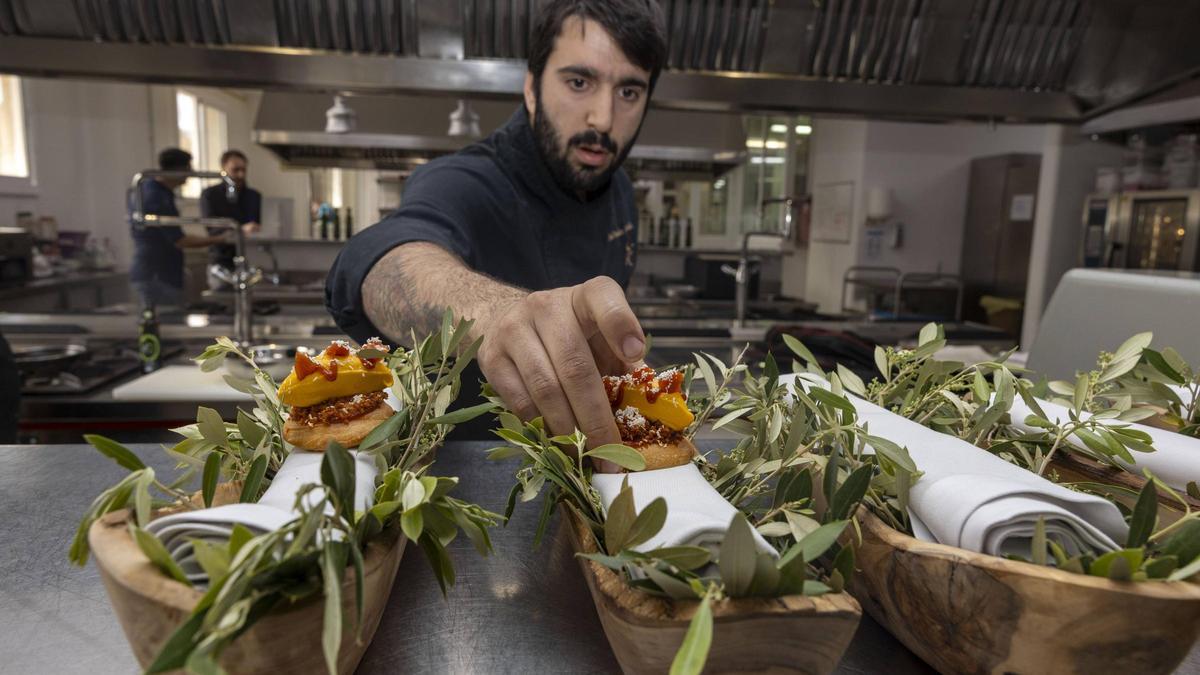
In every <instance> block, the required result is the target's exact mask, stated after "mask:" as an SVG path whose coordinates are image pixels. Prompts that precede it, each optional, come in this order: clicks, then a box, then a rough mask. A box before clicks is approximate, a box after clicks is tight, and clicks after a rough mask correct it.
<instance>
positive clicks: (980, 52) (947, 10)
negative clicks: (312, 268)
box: [0, 0, 1200, 122]
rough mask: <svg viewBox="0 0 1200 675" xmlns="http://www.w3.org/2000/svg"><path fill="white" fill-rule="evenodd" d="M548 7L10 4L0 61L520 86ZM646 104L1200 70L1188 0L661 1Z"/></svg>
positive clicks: (279, 81)
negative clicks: (661, 67)
mask: <svg viewBox="0 0 1200 675" xmlns="http://www.w3.org/2000/svg"><path fill="white" fill-rule="evenodd" d="M543 1H544V0H445V1H444V2H443V1H438V2H433V1H419V0H236V1H234V0H205V1H204V2H197V1H196V0H121V1H120V2H115V1H114V2H100V1H98V0H0V72H12V73H18V74H29V75H45V76H68V77H99V78H110V79H120V80H136V81H143V82H174V83H195V84H207V85H215V86H229V87H255V88H267V89H282V90H289V91H309V92H314V91H315V92H335V91H343V90H345V91H353V92H356V93H359V94H397V93H424V94H428V93H437V94H441V95H447V96H455V97H460V98H461V97H468V98H472V99H476V98H480V97H488V96H492V97H496V96H513V95H515V94H517V93H518V92H519V90H520V86H521V79H522V77H523V75H524V72H523V70H524V69H523V64H522V63H521V62H520V61H519V59H520V58H521V57H522V56H523V55H524V54H525V50H526V48H527V46H528V36H529V31H530V25H531V17H533V16H534V15H535V14H536V12H537V10H538V8H539V7H540V6H541V5H542V3H543ZM660 4H662V6H663V8H664V11H665V13H666V18H667V33H668V39H669V63H668V69H667V71H666V72H665V73H664V75H663V78H662V79H661V81H660V85H659V89H658V90H657V91H656V93H655V105H656V106H658V107H664V108H674V109H688V110H743V111H791V112H802V113H827V114H844V115H856V116H867V117H876V118H898V119H919V120H962V119H972V120H994V121H1059V122H1078V121H1081V120H1082V119H1084V118H1086V117H1087V116H1088V114H1089V111H1091V110H1093V109H1098V108H1103V107H1104V106H1109V105H1112V104H1114V103H1115V102H1119V101H1123V100H1126V99H1127V98H1128V97H1132V96H1136V95H1137V94H1138V93H1139V92H1142V91H1145V90H1148V89H1153V88H1155V87H1156V86H1158V83H1161V82H1162V81H1165V80H1170V79H1173V78H1177V77H1179V76H1180V74H1181V73H1194V72H1197V71H1196V68H1197V67H1198V66H1200V40H1196V39H1195V38H1194V32H1195V30H1194V28H1195V26H1197V25H1200V3H1197V2H1180V1H1179V0H953V1H949V2H947V1H945V0H943V1H941V2H938V1H937V0H820V1H817V0H660Z"/></svg>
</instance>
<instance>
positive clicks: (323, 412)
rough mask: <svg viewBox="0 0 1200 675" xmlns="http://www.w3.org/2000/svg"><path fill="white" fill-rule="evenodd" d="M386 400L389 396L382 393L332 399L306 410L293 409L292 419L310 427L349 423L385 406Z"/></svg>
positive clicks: (375, 392)
mask: <svg viewBox="0 0 1200 675" xmlns="http://www.w3.org/2000/svg"><path fill="white" fill-rule="evenodd" d="M386 400H387V394H386V393H384V392H382V391H373V392H371V393H369V394H355V395H354V396H342V397H341V398H331V399H329V400H328V401H322V402H320V403H318V404H316V405H311V406H308V407H305V408H300V407H293V408H292V414H291V419H292V421H294V422H296V423H297V424H303V425H305V426H310V427H314V426H317V425H318V424H338V423H341V422H349V421H350V420H352V419H355V418H358V417H362V416H363V415H366V414H367V413H369V412H371V411H372V410H374V409H376V408H378V407H379V406H381V405H384V401H386Z"/></svg>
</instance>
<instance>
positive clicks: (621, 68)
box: [546, 16, 650, 82]
mask: <svg viewBox="0 0 1200 675" xmlns="http://www.w3.org/2000/svg"><path fill="white" fill-rule="evenodd" d="M567 66H583V67H587V68H589V69H591V70H593V71H594V72H596V73H597V74H598V75H599V76H600V77H601V78H603V79H609V80H612V81H614V82H615V81H621V80H628V79H631V78H636V79H641V80H648V79H649V77H650V72H649V71H647V70H645V69H644V68H640V67H638V66H637V65H636V64H635V63H633V62H632V61H630V60H629V57H628V56H626V55H625V52H623V51H621V46H620V45H619V44H617V41H616V40H614V39H613V37H612V35H610V34H609V32H608V31H607V30H605V29H604V26H601V25H600V24H598V23H596V22H595V21H593V20H591V19H582V18H580V17H577V16H572V17H568V18H567V19H566V20H565V21H563V26H562V30H561V31H560V32H559V34H558V39H557V40H555V42H554V50H553V51H552V52H551V53H550V58H549V60H548V61H547V63H546V69H547V70H549V71H555V70H558V69H559V68H563V67H567Z"/></svg>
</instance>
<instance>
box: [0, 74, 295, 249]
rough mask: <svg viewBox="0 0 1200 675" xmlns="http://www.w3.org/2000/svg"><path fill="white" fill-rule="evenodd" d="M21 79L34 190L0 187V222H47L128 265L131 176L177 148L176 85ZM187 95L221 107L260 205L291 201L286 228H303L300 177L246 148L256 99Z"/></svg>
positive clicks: (208, 92)
mask: <svg viewBox="0 0 1200 675" xmlns="http://www.w3.org/2000/svg"><path fill="white" fill-rule="evenodd" d="M23 82H24V92H25V109H26V121H27V126H28V140H29V155H30V160H31V165H32V169H33V185H32V187H30V188H28V189H21V190H19V191H17V192H19V193H13V191H10V192H9V193H5V192H4V188H3V187H0V225H12V224H15V214H16V212H17V211H23V210H24V211H33V212H34V213H35V214H36V215H38V216H54V217H55V218H56V219H57V220H58V225H59V229H60V230H87V231H90V232H92V233H93V236H96V237H99V238H105V237H107V238H108V239H109V241H110V242H111V244H112V246H113V249H114V251H115V252H116V254H117V261H118V265H119V266H121V267H127V266H128V264H129V260H130V256H131V254H132V248H133V245H132V242H131V241H130V239H129V227H128V224H127V222H126V213H125V203H124V195H125V190H126V188H127V187H128V186H129V179H130V178H131V177H132V176H133V174H134V173H136V172H137V171H140V170H142V169H145V168H148V167H152V166H154V165H155V162H156V156H157V152H158V150H160V149H162V148H164V147H167V146H170V145H178V142H179V138H178V131H177V129H176V121H175V88H174V87H170V86H148V85H140V84H122V83H112V82H87V81H75V80H59V79H37V78H24V79H23ZM188 90H189V91H192V92H193V93H196V94H197V95H198V96H199V97H200V98H201V100H203V101H205V102H208V103H210V104H213V105H216V106H218V107H220V108H221V109H223V110H225V112H226V114H227V116H228V123H229V143H230V146H232V147H235V148H238V149H240V150H242V151H243V152H245V153H246V155H247V157H248V158H249V159H250V177H249V182H250V184H251V185H252V186H254V187H255V188H256V189H258V190H259V191H261V192H262V193H263V196H264V198H270V197H287V198H291V199H293V200H294V201H293V215H292V220H293V223H295V224H296V225H297V226H298V227H300V228H303V227H304V224H306V223H307V222H308V179H307V173H306V172H303V171H285V170H283V169H282V167H281V166H280V163H279V161H278V160H277V159H276V158H275V156H274V155H272V154H271V153H270V152H269V151H267V150H265V149H263V148H260V147H259V146H257V145H255V144H253V143H252V142H251V141H250V131H251V129H252V126H253V123H254V118H255V114H256V112H257V110H258V102H259V98H260V95H259V94H258V93H257V92H243V91H237V92H231V91H227V90H219V89H207V88H188ZM6 184H7V183H6ZM181 206H183V205H181Z"/></svg>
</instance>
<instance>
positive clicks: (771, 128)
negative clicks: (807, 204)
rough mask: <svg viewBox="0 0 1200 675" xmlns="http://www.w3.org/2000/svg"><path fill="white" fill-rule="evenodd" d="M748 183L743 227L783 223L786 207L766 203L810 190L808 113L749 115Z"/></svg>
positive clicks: (761, 227) (766, 227) (774, 226)
mask: <svg viewBox="0 0 1200 675" xmlns="http://www.w3.org/2000/svg"><path fill="white" fill-rule="evenodd" d="M745 126H746V150H747V152H748V153H749V155H750V162H749V165H748V166H746V174H745V177H746V185H745V186H744V189H743V191H742V201H743V203H742V224H743V228H744V229H743V231H750V230H775V229H778V228H779V227H780V226H781V225H782V224H783V219H784V216H785V213H784V211H785V209H786V207H785V206H784V205H783V204H781V203H778V202H776V203H771V204H766V205H765V206H764V205H763V201H764V200H770V199H779V198H781V197H801V196H803V195H804V194H805V193H806V192H807V175H806V174H807V165H808V137H809V135H810V134H811V133H812V122H811V121H810V120H809V119H808V118H807V117H757V116H755V117H747V118H746V120H745Z"/></svg>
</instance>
